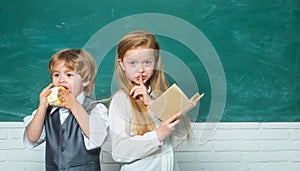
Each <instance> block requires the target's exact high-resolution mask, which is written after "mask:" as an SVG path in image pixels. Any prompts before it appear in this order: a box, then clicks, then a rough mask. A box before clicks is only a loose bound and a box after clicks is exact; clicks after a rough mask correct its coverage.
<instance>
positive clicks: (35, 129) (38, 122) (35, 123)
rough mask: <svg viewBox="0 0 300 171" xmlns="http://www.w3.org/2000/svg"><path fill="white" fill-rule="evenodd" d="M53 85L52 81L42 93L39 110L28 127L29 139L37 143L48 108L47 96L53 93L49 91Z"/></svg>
mask: <svg viewBox="0 0 300 171" xmlns="http://www.w3.org/2000/svg"><path fill="white" fill-rule="evenodd" d="M51 86H52V83H50V84H49V85H48V86H47V87H46V88H44V89H43V91H42V92H41V93H40V103H39V107H38V109H37V112H36V113H35V115H34V117H33V119H32V121H31V122H30V124H29V125H28V127H27V137H28V140H29V141H30V142H32V143H36V142H37V141H38V140H39V139H40V137H41V134H42V132H43V128H44V121H45V116H46V110H47V108H48V100H47V96H48V95H49V94H50V93H51V91H49V89H50V87H51Z"/></svg>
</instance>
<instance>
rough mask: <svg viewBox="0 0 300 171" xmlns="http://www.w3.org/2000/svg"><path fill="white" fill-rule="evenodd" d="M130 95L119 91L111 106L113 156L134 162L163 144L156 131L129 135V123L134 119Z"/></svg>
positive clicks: (123, 160) (122, 160)
mask: <svg viewBox="0 0 300 171" xmlns="http://www.w3.org/2000/svg"><path fill="white" fill-rule="evenodd" d="M131 111H132V109H131V105H130V102H129V99H128V97H127V96H126V95H125V94H124V93H123V92H121V91H119V92H118V93H117V94H116V95H115V96H114V97H113V99H112V101H111V104H110V107H109V121H110V133H111V145H112V157H113V158H114V160H115V161H117V162H132V161H134V160H138V159H141V158H143V157H146V156H149V155H151V154H152V153H154V152H155V151H157V150H158V149H159V148H160V146H161V145H162V143H161V142H159V140H158V138H157V135H156V132H155V131H151V132H147V133H145V134H144V135H142V136H140V135H129V133H128V132H129V130H127V129H128V123H129V122H130V121H133V120H132V118H133V116H132V113H131Z"/></svg>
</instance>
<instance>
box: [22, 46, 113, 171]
mask: <svg viewBox="0 0 300 171" xmlns="http://www.w3.org/2000/svg"><path fill="white" fill-rule="evenodd" d="M49 70H50V73H51V78H52V83H50V84H49V85H48V86H47V87H46V88H44V90H43V91H42V92H41V93H40V98H39V100H40V102H39V106H38V109H37V110H35V111H34V112H33V115H32V116H27V117H26V118H25V119H24V122H25V126H26V129H25V133H24V144H25V145H26V146H27V147H28V146H29V147H35V146H37V145H39V144H41V143H42V142H44V141H46V170H47V171H58V170H69V171H73V170H74V171H75V170H76V171H86V170H89V171H100V163H99V151H100V148H99V147H100V146H101V145H102V143H103V141H104V139H105V138H106V134H105V133H104V134H102V135H101V137H100V138H97V139H100V140H99V142H94V141H92V140H91V138H90V136H91V134H92V132H93V130H99V132H106V131H107V128H108V116H107V109H106V107H105V106H104V105H102V104H100V103H98V104H97V103H95V101H94V100H93V99H91V98H89V96H90V95H91V93H92V92H93V90H94V87H95V78H96V73H97V65H96V62H95V61H94V59H93V57H92V56H90V54H88V53H87V52H86V51H84V50H82V49H78V50H75V49H64V50H61V51H59V52H57V53H55V54H54V55H53V56H52V57H51V59H50V61H49ZM52 86H55V87H59V86H62V87H64V88H63V89H65V90H61V89H60V90H59V92H58V97H59V99H61V101H62V103H61V104H60V105H59V106H50V105H49V102H48V99H47V96H49V94H50V93H51V90H50V88H51V87H52ZM90 121H93V122H90ZM91 123H93V126H91ZM95 126H98V127H95Z"/></svg>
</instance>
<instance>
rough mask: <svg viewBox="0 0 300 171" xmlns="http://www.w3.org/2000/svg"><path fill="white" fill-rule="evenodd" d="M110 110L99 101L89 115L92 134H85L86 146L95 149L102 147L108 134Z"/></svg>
mask: <svg viewBox="0 0 300 171" xmlns="http://www.w3.org/2000/svg"><path fill="white" fill-rule="evenodd" d="M108 128H109V121H108V112H107V108H106V107H105V106H104V105H103V104H101V103H98V104H97V105H96V107H95V108H94V109H93V110H92V111H91V113H90V115H89V132H90V136H89V138H87V137H86V136H84V142H85V147H86V148H87V149H88V150H89V149H94V148H98V147H101V146H102V145H103V143H104V142H105V140H106V139H107V136H108V131H109V130H108Z"/></svg>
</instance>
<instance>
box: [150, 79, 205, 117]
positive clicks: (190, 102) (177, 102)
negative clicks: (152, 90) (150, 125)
mask: <svg viewBox="0 0 300 171" xmlns="http://www.w3.org/2000/svg"><path fill="white" fill-rule="evenodd" d="M203 95H204V94H201V95H200V94H199V93H198V92H197V93H196V94H195V95H194V96H193V97H192V98H191V99H188V98H187V96H186V95H185V94H184V92H183V91H182V90H181V89H180V88H179V87H178V86H177V85H176V84H173V85H172V86H171V87H169V88H168V89H167V90H166V91H165V92H164V93H163V94H162V95H161V96H159V97H158V98H157V99H156V100H155V101H154V102H153V103H152V104H150V105H149V106H148V109H149V110H150V111H151V112H153V113H154V114H155V115H156V116H157V117H158V118H160V119H161V120H162V121H165V120H167V119H169V118H170V117H171V116H173V115H174V114H176V113H178V112H180V113H181V114H185V113H187V112H188V111H190V110H191V109H192V108H193V107H194V106H196V103H197V102H198V101H199V100H200V98H202V97H203Z"/></svg>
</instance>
